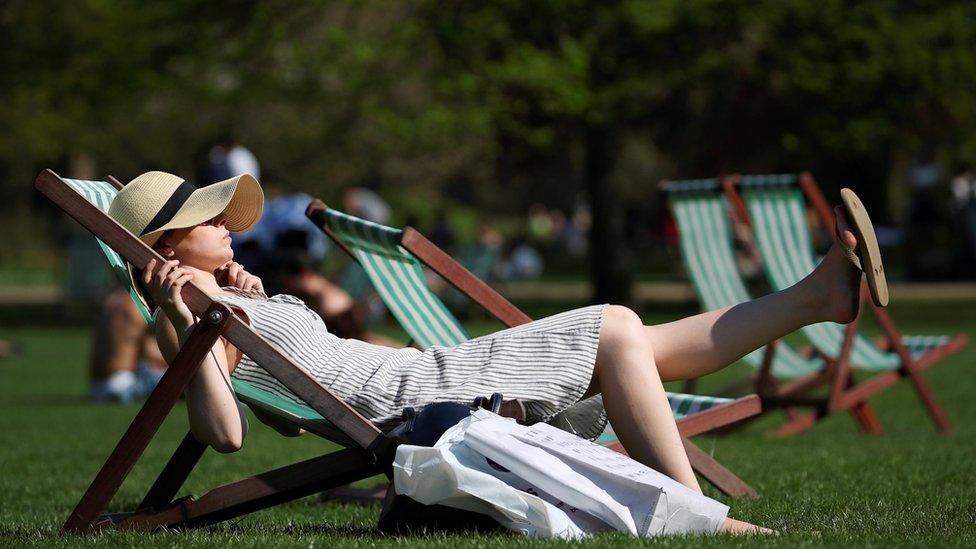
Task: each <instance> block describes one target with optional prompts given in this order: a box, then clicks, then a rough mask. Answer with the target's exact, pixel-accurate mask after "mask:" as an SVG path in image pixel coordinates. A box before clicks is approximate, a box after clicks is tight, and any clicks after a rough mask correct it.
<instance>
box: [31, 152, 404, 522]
mask: <svg viewBox="0 0 976 549" xmlns="http://www.w3.org/2000/svg"><path fill="white" fill-rule="evenodd" d="M35 187H36V188H37V189H38V190H40V191H41V192H42V193H44V194H45V195H46V196H47V197H48V198H50V199H51V200H52V201H53V202H55V203H56V204H57V205H58V206H59V207H60V208H61V209H62V210H64V211H65V212H66V213H67V214H69V215H70V216H71V217H73V218H74V219H75V220H76V221H78V222H79V223H81V225H83V226H84V227H85V228H86V229H88V230H89V231H90V232H92V234H94V235H95V236H96V237H97V238H98V239H99V242H100V244H101V246H102V249H103V250H104V251H105V252H106V256H107V257H108V258H109V262H110V263H111V264H112V266H113V268H114V269H116V270H117V271H118V270H120V269H124V268H125V262H124V261H125V260H127V261H129V262H130V263H132V264H133V265H145V264H146V263H147V262H148V260H149V259H150V258H155V259H156V261H157V262H161V261H162V260H163V259H162V258H161V257H160V256H159V255H158V254H156V253H155V252H154V251H153V250H152V249H150V248H149V247H148V246H146V245H145V244H144V243H143V242H142V241H140V240H139V239H138V238H136V237H135V236H134V235H132V233H130V232H129V231H127V230H125V229H124V228H122V227H121V226H120V225H119V224H118V223H116V222H115V221H114V220H113V219H112V218H110V217H109V216H108V215H107V214H105V213H104V210H106V209H107V208H108V205H109V204H110V203H111V200H112V198H113V197H114V196H115V193H116V190H117V189H118V188H120V187H121V185H120V184H119V183H118V182H117V181H114V180H112V182H111V183H108V182H102V181H81V180H66V179H62V178H60V177H59V176H58V175H57V174H55V173H54V172H53V171H51V170H44V171H43V172H41V173H40V175H38V177H37V179H36V181H35ZM120 274H122V273H121V272H120ZM120 278H124V283H125V284H128V283H129V281H128V277H125V276H123V277H120ZM130 290H131V288H130ZM183 299H184V301H185V302H186V303H187V306H188V307H189V308H190V310H191V311H192V312H193V313H194V314H195V315H197V316H198V317H199V318H201V320H200V322H198V323H197V325H196V326H195V328H194V330H193V333H192V335H191V336H190V338H189V339H188V340H187V342H186V343H185V344H184V345H183V347H182V348H181V349H180V351H179V353H178V354H177V355H176V357H175V358H174V360H173V363H172V364H170V367H169V368H168V369H167V371H166V374H165V375H164V376H163V378H162V379H161V380H160V382H159V384H158V386H157V387H156V389H155V390H154V391H153V392H152V394H151V395H150V396H149V398H148V399H147V400H146V402H145V404H144V405H143V407H142V409H141V410H140V411H139V413H138V414H137V415H136V417H135V419H134V420H133V421H132V423H131V425H130V426H129V428H128V430H127V431H126V433H125V434H124V435H123V436H122V438H121V440H119V443H118V444H117V445H116V447H115V449H114V450H113V452H112V453H111V455H110V456H109V458H108V459H107V460H106V462H105V464H104V465H103V466H102V468H101V470H100V471H99V473H98V475H97V476H96V477H95V480H94V481H93V482H92V483H91V486H90V487H89V488H88V490H87V491H86V492H85V494H84V496H83V497H82V498H81V500H80V501H79V503H78V504H77V506H76V507H75V509H74V511H72V513H71V515H70V516H69V517H68V519H67V521H66V522H65V524H64V530H65V531H70V532H83V531H89V530H93V529H103V528H117V529H151V528H159V527H176V526H200V525H204V524H211V523H215V522H219V521H223V520H227V519H230V518H234V517H237V516H240V515H243V514H246V513H250V512H253V511H257V510H260V509H264V508H267V507H270V506H273V505H277V504H279V503H284V502H287V501H291V500H294V499H297V498H301V497H304V496H307V495H311V494H315V493H318V492H321V491H323V490H326V489H329V488H333V487H336V486H341V485H344V484H348V483H349V482H354V481H356V480H360V479H364V478H368V477H371V476H374V475H376V474H379V473H382V472H384V470H385V468H386V467H387V466H388V465H389V463H390V462H391V461H392V457H393V452H394V451H395V448H396V445H397V441H396V440H395V439H394V438H392V437H389V436H387V435H385V434H384V433H382V432H380V431H379V429H377V428H376V427H375V426H374V425H373V424H372V423H371V422H369V421H368V420H366V419H365V418H363V417H362V416H361V415H359V413H357V412H356V410H354V409H353V408H351V407H350V406H349V405H347V404H346V403H344V402H343V401H342V400H341V399H339V398H338V397H337V396H335V395H334V394H333V393H332V392H331V391H329V390H328V389H327V388H325V387H323V386H322V385H320V384H319V383H317V382H316V381H315V380H314V379H313V378H311V377H309V376H308V375H307V374H306V373H305V372H304V371H302V369H301V368H299V367H298V365H297V364H295V363H294V362H293V361H291V360H290V359H289V358H288V357H287V356H285V355H283V354H282V353H281V352H280V351H278V350H277V349H276V348H275V347H273V346H271V345H270V344H268V343H267V342H266V341H265V340H264V339H263V338H262V337H261V336H260V335H258V334H257V333H255V332H254V331H253V330H251V328H250V327H249V326H248V325H247V323H246V322H245V321H244V320H242V319H241V318H240V317H238V316H237V315H236V314H235V313H234V312H233V311H232V310H231V309H230V308H228V307H227V306H225V305H223V304H220V303H218V302H215V301H213V300H212V299H211V298H210V297H209V296H207V295H206V294H205V293H204V292H203V291H201V290H200V289H199V288H197V287H196V286H194V285H193V284H192V283H191V284H188V285H187V286H186V287H184V289H183ZM136 301H137V302H138V300H136ZM142 312H143V314H144V315H145V316H146V319H147V321H150V320H151V318H150V317H149V316H148V311H145V310H143V311H142ZM221 336H222V337H225V338H226V339H227V340H228V341H230V342H231V343H233V344H234V345H235V346H237V347H238V348H239V349H240V350H241V351H243V352H244V353H245V354H247V355H248V356H250V357H251V358H252V359H254V360H255V361H256V362H257V363H258V364H260V365H261V367H263V368H265V369H266V370H267V371H268V372H269V373H270V374H271V375H272V376H274V377H275V378H276V379H277V380H278V381H280V382H281V383H282V384H283V385H284V386H286V387H287V388H288V389H289V390H291V391H292V392H293V393H295V394H296V395H297V396H298V397H299V398H300V399H301V400H302V401H304V402H305V403H306V404H307V406H301V405H296V404H294V403H290V402H287V401H284V400H282V399H280V398H276V397H274V396H272V395H270V394H268V393H266V392H264V391H262V390H260V389H258V388H256V387H253V386H250V385H248V384H246V383H242V382H240V381H239V380H234V389H235V391H236V392H237V393H238V395H239V396H240V398H241V400H243V401H245V402H247V403H248V404H249V405H251V406H255V407H258V408H261V409H262V410H263V411H265V412H266V413H270V414H272V415H275V416H277V417H279V418H281V419H283V420H286V421H291V422H292V423H294V424H296V425H299V426H301V427H304V428H306V429H308V430H309V431H311V432H313V433H316V434H318V435H320V436H323V437H325V438H328V439H330V440H333V441H335V442H337V443H339V444H342V445H344V446H348V447H347V448H345V449H341V450H338V451H335V452H332V453H329V454H325V455H323V456H320V457H316V458H312V459H309V460H305V461H302V462H299V463H295V464H292V465H288V466H285V467H281V468H278V469H274V470H272V471H268V472H266V473H262V474H259V475H255V476H253V477H249V478H245V479H243V480H240V481H237V482H233V483H230V484H227V485H224V486H221V487H218V488H214V489H213V490H211V491H209V492H207V493H206V494H204V495H203V496H202V497H200V498H199V499H196V498H193V497H184V498H180V499H174V497H175V495H176V494H177V492H178V491H179V490H180V488H181V487H182V485H183V482H184V481H185V480H186V478H187V477H188V476H189V474H190V472H191V471H192V470H193V468H194V466H195V465H196V463H197V462H198V460H199V458H200V457H201V456H202V454H203V452H204V451H205V449H206V447H205V445H203V444H201V443H200V442H197V441H196V439H194V438H193V436H192V434H189V433H188V434H187V435H186V437H185V438H184V439H183V441H182V443H181V444H180V445H179V447H178V449H177V451H176V453H175V454H174V455H173V457H172V458H171V459H170V461H169V462H168V463H167V465H166V466H165V467H164V469H163V471H162V473H161V474H160V475H159V477H158V478H157V480H156V482H155V483H154V484H153V486H152V487H151V488H150V490H149V492H148V493H147V495H146V497H145V498H144V499H143V501H142V503H141V504H140V505H139V506H138V508H137V509H136V510H135V511H133V512H131V513H116V514H113V515H103V513H104V511H105V509H106V508H107V506H108V505H109V503H110V501H111V499H112V497H113V496H114V495H115V493H116V492H117V491H118V489H119V487H120V486H121V484H122V481H123V480H124V479H125V477H126V475H127V474H128V473H129V471H130V470H131V469H132V467H133V465H135V462H136V461H137V460H138V459H139V457H140V456H141V455H142V453H143V451H144V450H145V448H146V446H147V445H148V444H149V441H150V440H151V439H152V437H153V436H154V434H155V433H156V431H157V429H158V428H159V426H160V424H161V423H162V421H163V420H164V419H165V417H166V416H167V415H168V413H169V412H170V410H172V408H173V406H174V405H175V404H176V402H177V400H178V399H179V396H180V394H181V393H182V392H183V389H184V388H185V386H186V385H187V383H188V382H189V380H190V379H191V378H192V377H193V375H194V372H195V371H196V368H197V367H198V366H199V365H200V362H201V361H202V360H203V358H204V355H205V354H206V353H207V352H208V350H209V349H210V348H211V347H212V346H213V344H214V342H216V340H217V338H219V337H221Z"/></svg>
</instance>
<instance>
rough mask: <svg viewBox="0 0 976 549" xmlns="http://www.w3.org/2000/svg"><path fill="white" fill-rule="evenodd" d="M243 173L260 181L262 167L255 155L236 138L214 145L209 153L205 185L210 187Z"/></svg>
mask: <svg viewBox="0 0 976 549" xmlns="http://www.w3.org/2000/svg"><path fill="white" fill-rule="evenodd" d="M243 173H249V174H251V175H253V176H254V177H256V178H259V179H260V177H261V165H260V164H259V163H258V159H257V157H256V156H254V153H252V152H251V151H250V150H249V149H248V148H247V147H245V146H244V145H241V144H240V143H239V142H238V140H237V138H236V137H234V136H229V137H228V138H227V139H225V140H223V141H221V142H220V143H217V144H216V145H214V146H213V147H212V148H211V149H210V152H208V153H207V170H206V173H205V174H204V178H203V183H204V184H207V185H209V184H210V183H216V182H217V181H223V180H225V179H230V178H231V177H236V176H238V175H241V174H243Z"/></svg>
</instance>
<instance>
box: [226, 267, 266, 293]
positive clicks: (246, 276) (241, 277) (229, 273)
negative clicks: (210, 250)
mask: <svg viewBox="0 0 976 549" xmlns="http://www.w3.org/2000/svg"><path fill="white" fill-rule="evenodd" d="M214 276H215V277H216V278H217V283H218V284H222V285H224V286H233V287H234V288H240V289H241V290H244V291H245V292H249V291H252V290H254V291H258V292H261V293H264V284H262V283H261V279H260V278H258V277H256V276H254V275H252V274H251V273H249V272H247V271H245V270H244V267H243V266H242V265H241V264H240V263H235V262H233V261H228V262H227V263H224V264H223V265H221V266H220V267H219V268H218V269H217V270H216V271H214Z"/></svg>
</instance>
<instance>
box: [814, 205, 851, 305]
mask: <svg viewBox="0 0 976 549" xmlns="http://www.w3.org/2000/svg"><path fill="white" fill-rule="evenodd" d="M834 215H835V216H836V218H837V227H836V229H837V232H836V234H838V235H840V240H839V241H838V240H835V241H834V244H833V245H832V246H831V247H830V250H828V251H827V255H825V256H824V258H823V260H821V262H820V264H819V265H817V268H816V269H814V271H813V272H812V273H811V274H810V276H809V277H807V279H806V280H805V281H804V282H806V283H808V284H809V285H808V287H809V288H810V289H811V292H812V294H813V295H814V296H815V297H814V298H813V299H812V300H811V301H812V302H813V303H814V304H816V305H817V306H819V307H821V308H822V315H821V316H822V318H823V320H827V321H832V322H839V323H841V324H847V323H848V322H851V321H853V320H854V319H855V318H856V317H857V313H858V310H859V309H860V303H861V276H862V275H863V273H862V272H861V269H859V268H857V266H855V265H854V264H853V263H851V260H850V259H848V257H847V254H846V253H845V250H843V249H842V248H841V246H844V247H845V248H847V249H850V250H853V249H855V247H856V246H857V238H856V237H855V236H854V233H853V232H852V231H851V229H850V224H849V223H848V221H847V216H846V215H845V214H844V208H843V207H841V206H837V207H836V208H834Z"/></svg>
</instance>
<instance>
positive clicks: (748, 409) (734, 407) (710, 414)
mask: <svg viewBox="0 0 976 549" xmlns="http://www.w3.org/2000/svg"><path fill="white" fill-rule="evenodd" d="M761 411H762V401H761V400H760V398H759V396H758V395H748V396H744V397H742V398H738V399H735V400H733V401H732V402H729V403H727V404H721V405H719V406H715V407H712V408H709V409H707V410H703V411H701V412H697V413H695V414H691V415H690V416H687V417H685V418H683V419H681V420H679V421H678V422H677V423H678V432H679V433H681V436H683V437H692V436H695V435H698V434H701V433H705V432H707V431H711V430H712V429H716V428H718V427H724V426H726V425H729V424H730V423H733V422H736V421H739V420H742V419H746V418H748V417H752V416H754V415H756V414H758V413H759V412H761Z"/></svg>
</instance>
